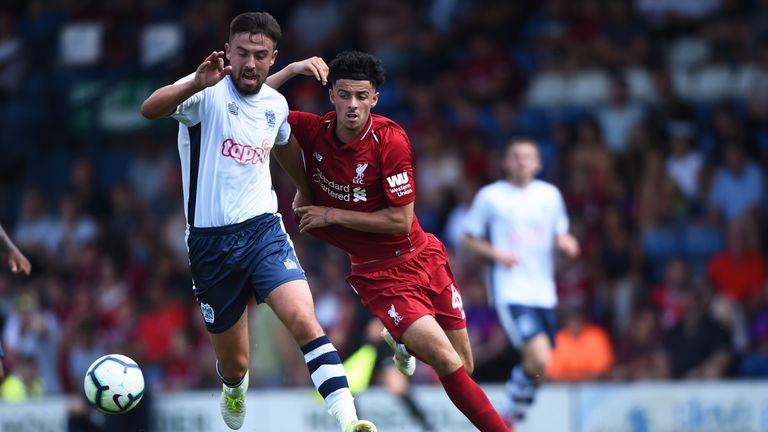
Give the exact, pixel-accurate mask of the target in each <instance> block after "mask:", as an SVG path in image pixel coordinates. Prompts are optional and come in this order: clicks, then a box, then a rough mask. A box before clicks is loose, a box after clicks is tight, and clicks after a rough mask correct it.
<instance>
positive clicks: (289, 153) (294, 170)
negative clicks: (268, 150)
mask: <svg viewBox="0 0 768 432" xmlns="http://www.w3.org/2000/svg"><path fill="white" fill-rule="evenodd" d="M272 155H273V156H275V159H276V160H277V163H279V164H280V166H281V167H282V168H283V171H285V172H286V174H288V176H289V177H290V178H291V180H293V183H294V184H295V185H296V194H297V199H294V208H296V207H299V206H300V205H306V204H310V203H311V202H312V201H311V199H312V192H310V190H309V186H308V185H307V175H306V173H305V172H304V156H303V153H302V152H301V146H300V145H299V142H298V141H297V140H296V137H294V136H293V135H291V137H290V138H289V139H288V143H287V144H285V145H277V146H274V147H272Z"/></svg>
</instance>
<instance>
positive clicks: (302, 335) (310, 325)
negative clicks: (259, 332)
mask: <svg viewBox="0 0 768 432" xmlns="http://www.w3.org/2000/svg"><path fill="white" fill-rule="evenodd" d="M285 326H286V327H288V330H289V331H290V332H291V335H293V338H294V339H295V340H296V342H297V343H298V344H299V345H304V344H306V343H309V342H311V341H313V340H315V339H317V338H318V337H320V336H321V335H322V334H323V329H322V327H320V324H319V323H318V322H317V318H316V317H315V314H314V313H313V312H303V311H302V312H299V313H297V314H295V315H294V316H293V317H292V319H291V321H290V322H288V323H285Z"/></svg>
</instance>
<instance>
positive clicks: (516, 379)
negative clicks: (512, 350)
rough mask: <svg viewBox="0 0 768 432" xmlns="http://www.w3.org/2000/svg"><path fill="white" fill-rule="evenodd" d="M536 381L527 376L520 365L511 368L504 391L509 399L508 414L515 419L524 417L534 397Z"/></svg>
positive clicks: (519, 419)
mask: <svg viewBox="0 0 768 432" xmlns="http://www.w3.org/2000/svg"><path fill="white" fill-rule="evenodd" d="M537 387H538V386H537V385H536V382H535V381H534V380H533V379H532V378H531V377H530V376H528V374H527V373H526V372H525V370H523V367H522V366H520V365H517V366H515V367H514V368H513V369H512V374H511V376H510V378H509V381H507V385H506V391H507V396H508V399H509V415H510V416H511V417H512V418H514V419H515V420H518V421H521V420H523V419H524V418H525V415H526V414H527V413H528V410H529V409H530V408H531V405H533V401H534V400H535V398H536V388H537Z"/></svg>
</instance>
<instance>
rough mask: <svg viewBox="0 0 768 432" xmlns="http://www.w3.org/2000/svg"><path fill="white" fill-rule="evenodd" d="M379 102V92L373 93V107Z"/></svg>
mask: <svg viewBox="0 0 768 432" xmlns="http://www.w3.org/2000/svg"><path fill="white" fill-rule="evenodd" d="M377 103H379V92H376V93H374V94H373V98H372V99H371V108H373V107H375V106H376V104H377Z"/></svg>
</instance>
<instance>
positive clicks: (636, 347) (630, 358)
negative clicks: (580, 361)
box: [611, 304, 664, 381]
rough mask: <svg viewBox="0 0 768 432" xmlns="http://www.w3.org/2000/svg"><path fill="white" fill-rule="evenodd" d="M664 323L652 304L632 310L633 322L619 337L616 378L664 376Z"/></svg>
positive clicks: (636, 378)
mask: <svg viewBox="0 0 768 432" xmlns="http://www.w3.org/2000/svg"><path fill="white" fill-rule="evenodd" d="M660 324H661V323H660V322H659V317H658V314H657V312H656V310H655V309H654V308H653V307H652V306H651V305H650V304H639V305H637V306H636V307H635V310H634V311H632V315H631V317H630V319H629V325H627V326H626V327H625V331H624V332H623V333H622V334H620V335H619V337H618V338H617V339H616V340H617V341H618V342H617V346H616V364H615V365H614V367H613V371H612V372H611V377H612V378H613V379H615V380H622V381H624V380H632V381H633V380H647V379H655V378H661V375H660V371H662V370H663V367H664V364H663V357H662V356H661V355H660V354H661V348H662V345H661V342H662V339H661V337H662V334H661V325H660Z"/></svg>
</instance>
